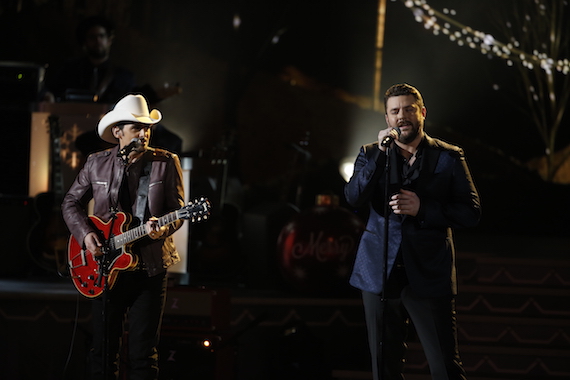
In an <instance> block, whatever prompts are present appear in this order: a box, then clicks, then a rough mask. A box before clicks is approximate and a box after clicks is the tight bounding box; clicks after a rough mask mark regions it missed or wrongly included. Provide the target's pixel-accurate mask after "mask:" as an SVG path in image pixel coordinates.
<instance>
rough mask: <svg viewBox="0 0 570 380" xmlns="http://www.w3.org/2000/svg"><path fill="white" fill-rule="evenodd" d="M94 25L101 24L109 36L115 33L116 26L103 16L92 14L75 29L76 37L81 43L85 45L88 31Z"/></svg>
mask: <svg viewBox="0 0 570 380" xmlns="http://www.w3.org/2000/svg"><path fill="white" fill-rule="evenodd" d="M94 26H101V27H103V28H104V29H105V31H106V32H107V35H108V36H112V35H113V34H115V26H114V25H113V23H112V22H111V21H109V20H107V19H106V18H105V17H103V16H90V17H87V18H86V19H84V20H82V21H81V22H80V23H79V25H78V26H77V29H76V31H75V37H76V38H77V42H78V43H79V44H80V45H83V43H84V42H85V38H86V37H87V32H88V31H89V29H91V28H93V27H94Z"/></svg>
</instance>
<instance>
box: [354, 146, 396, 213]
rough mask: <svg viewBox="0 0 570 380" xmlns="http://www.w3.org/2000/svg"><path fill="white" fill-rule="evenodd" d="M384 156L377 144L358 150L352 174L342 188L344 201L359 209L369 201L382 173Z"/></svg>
mask: <svg viewBox="0 0 570 380" xmlns="http://www.w3.org/2000/svg"><path fill="white" fill-rule="evenodd" d="M385 162H386V156H385V154H384V152H382V151H381V150H380V149H379V148H378V144H369V145H365V146H363V147H361V148H360V153H359V154H358V157H357V158H356V161H355V163H354V173H353V174H352V177H351V178H350V180H349V181H348V183H347V184H346V185H345V187H344V196H345V198H346V201H347V202H348V203H349V204H350V205H351V206H353V207H361V206H362V205H364V204H365V203H366V202H368V201H369V200H370V196H371V194H372V192H373V191H374V187H375V185H376V183H377V182H378V178H379V177H380V176H381V175H382V173H383V172H384V166H385V165H384V164H385Z"/></svg>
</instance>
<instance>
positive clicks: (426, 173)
mask: <svg viewBox="0 0 570 380" xmlns="http://www.w3.org/2000/svg"><path fill="white" fill-rule="evenodd" d="M436 147H437V145H436V144H435V142H434V140H433V139H432V138H431V137H429V136H428V135H426V136H425V140H424V147H423V152H422V161H421V164H420V165H421V166H420V177H419V178H418V188H419V189H425V186H426V185H427V184H428V183H429V181H430V180H431V179H432V177H433V175H434V173H435V168H436V167H437V162H438V161H439V155H440V153H441V151H440V150H439V149H436Z"/></svg>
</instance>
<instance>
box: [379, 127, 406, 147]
mask: <svg viewBox="0 0 570 380" xmlns="http://www.w3.org/2000/svg"><path fill="white" fill-rule="evenodd" d="M392 131H396V133H397V134H398V137H400V135H401V134H402V131H401V130H400V128H398V127H396V128H392ZM395 139H396V137H394V136H393V135H392V134H389V135H388V136H386V137H384V139H382V142H381V143H380V145H381V146H383V147H387V146H388V145H390V144H392V142H393V141H394V140H395Z"/></svg>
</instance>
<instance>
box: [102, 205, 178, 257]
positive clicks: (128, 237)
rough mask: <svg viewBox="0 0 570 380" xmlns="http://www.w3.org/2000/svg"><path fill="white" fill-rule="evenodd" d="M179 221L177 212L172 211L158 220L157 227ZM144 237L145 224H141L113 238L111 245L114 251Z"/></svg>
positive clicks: (145, 232)
mask: <svg viewBox="0 0 570 380" xmlns="http://www.w3.org/2000/svg"><path fill="white" fill-rule="evenodd" d="M179 219H180V217H179V216H178V211H173V212H171V213H169V214H166V215H164V216H162V217H160V218H158V221H157V223H158V226H159V227H163V226H167V225H169V224H172V223H174V222H176V221H177V220H179ZM146 235H148V233H147V231H146V224H141V225H140V226H138V227H135V228H133V229H131V230H128V231H125V232H123V233H122V234H120V235H116V236H114V237H113V238H112V239H111V245H112V246H113V247H114V249H118V248H119V247H122V246H124V245H127V244H130V243H132V242H134V241H136V240H138V239H140V238H142V237H144V236H146Z"/></svg>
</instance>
